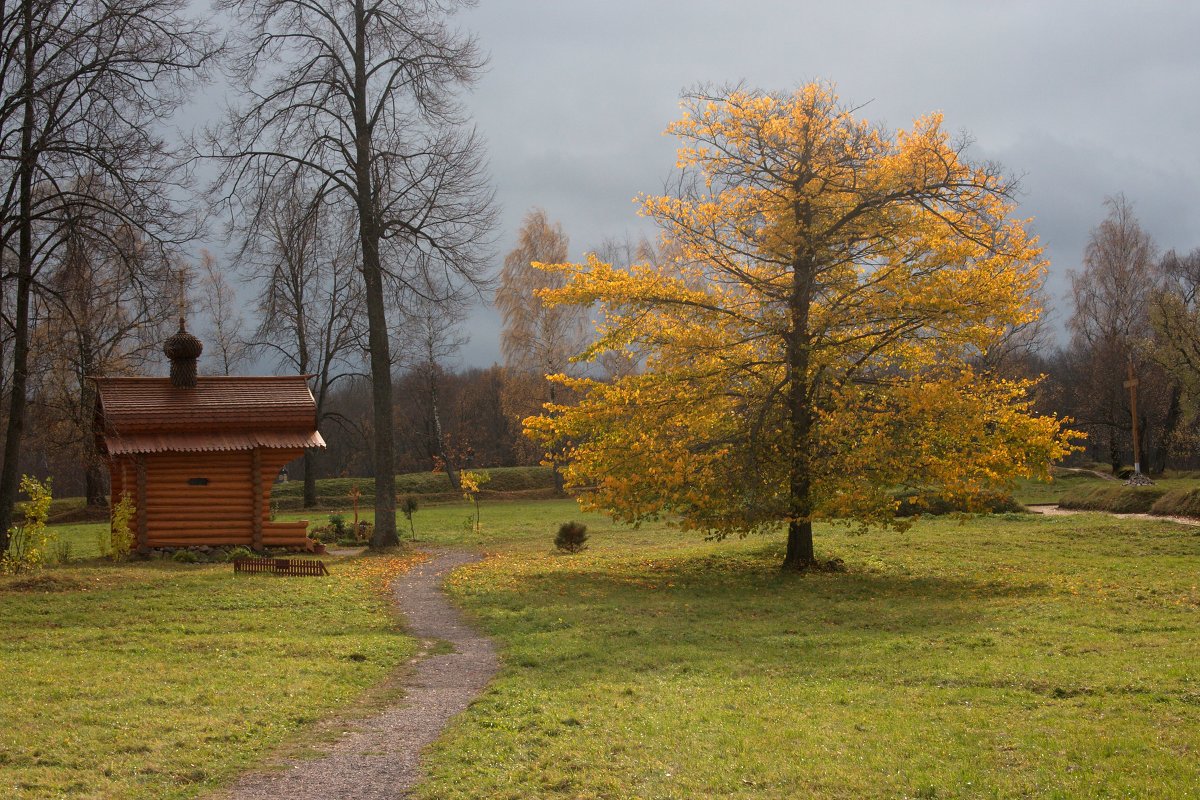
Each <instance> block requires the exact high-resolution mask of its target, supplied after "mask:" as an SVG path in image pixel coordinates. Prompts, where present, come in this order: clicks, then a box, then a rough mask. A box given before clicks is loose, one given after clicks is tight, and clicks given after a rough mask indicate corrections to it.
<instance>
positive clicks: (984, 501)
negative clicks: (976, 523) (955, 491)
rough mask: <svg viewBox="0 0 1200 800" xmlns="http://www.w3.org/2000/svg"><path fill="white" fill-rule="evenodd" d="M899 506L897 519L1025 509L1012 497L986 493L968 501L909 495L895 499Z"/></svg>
mask: <svg viewBox="0 0 1200 800" xmlns="http://www.w3.org/2000/svg"><path fill="white" fill-rule="evenodd" d="M896 499H897V500H898V501H899V502H900V505H899V507H897V509H896V516H897V517H912V516H915V515H917V514H922V515H929V516H940V515H942V514H956V513H963V512H967V513H975V514H980V513H982V514H1013V513H1019V512H1021V511H1024V510H1025V507H1024V506H1022V505H1021V504H1020V503H1018V502H1017V501H1016V500H1014V499H1013V497H1012V495H1009V494H1003V493H1001V492H986V493H984V494H980V495H977V496H976V497H973V498H971V499H970V500H969V501H968V500H957V499H950V498H947V497H943V496H942V495H939V494H932V493H928V494H919V493H916V492H914V493H911V494H905V495H900V496H899V497H897V498H896Z"/></svg>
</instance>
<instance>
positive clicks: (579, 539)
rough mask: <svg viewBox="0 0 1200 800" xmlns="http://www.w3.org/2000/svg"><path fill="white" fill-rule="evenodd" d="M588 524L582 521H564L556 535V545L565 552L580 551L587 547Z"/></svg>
mask: <svg viewBox="0 0 1200 800" xmlns="http://www.w3.org/2000/svg"><path fill="white" fill-rule="evenodd" d="M587 538H588V535H587V525H584V524H583V523H582V522H564V523H563V524H562V525H560V526H559V528H558V535H557V536H555V537H554V546H555V547H557V548H558V549H559V550H561V551H563V552H564V553H578V552H580V551H582V550H584V549H585V548H586V547H587Z"/></svg>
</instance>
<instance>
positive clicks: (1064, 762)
mask: <svg viewBox="0 0 1200 800" xmlns="http://www.w3.org/2000/svg"><path fill="white" fill-rule="evenodd" d="M1061 483H1073V481H1062V482H1061ZM1033 488H1034V489H1036V488H1037V487H1033ZM1027 502H1028V501H1027ZM469 514H470V511H469V508H468V507H467V506H466V505H465V504H461V503H443V504H427V505H423V506H422V507H421V508H420V509H419V510H418V512H417V514H416V517H415V526H416V534H417V538H418V542H417V543H416V544H417V546H418V547H419V546H423V545H428V544H445V545H455V546H467V547H474V548H478V549H482V550H484V551H485V552H487V553H489V558H488V559H487V560H485V561H484V562H482V563H481V564H479V565H476V566H473V567H469V568H467V569H465V570H462V571H460V572H458V573H456V574H455V576H454V577H453V578H452V580H451V583H450V585H449V589H450V591H451V593H452V595H453V597H454V598H455V599H456V601H457V602H458V603H460V604H461V605H462V606H463V607H464V608H465V609H466V610H467V612H468V613H469V614H471V615H472V616H473V617H474V618H475V619H477V620H478V622H479V624H480V625H481V627H483V628H484V629H485V630H487V631H488V632H489V633H491V634H492V635H493V636H495V637H496V638H497V640H498V641H499V642H500V644H501V648H502V652H503V669H502V672H501V674H500V676H499V677H498V679H497V680H496V681H495V683H494V684H493V685H492V686H491V687H490V688H489V689H488V690H487V692H486V693H485V695H484V696H483V697H482V698H481V699H480V700H479V701H478V702H477V703H476V704H475V705H473V706H472V707H471V709H469V710H468V712H467V713H465V714H464V715H463V716H461V717H460V718H459V719H458V720H457V721H456V722H455V723H454V724H453V725H452V727H451V729H450V730H449V731H448V733H447V734H446V736H444V737H443V738H442V739H441V740H440V741H439V742H438V743H437V744H436V745H435V746H434V748H433V749H432V750H431V752H430V754H429V759H430V760H429V765H430V769H431V778H430V780H429V781H428V782H426V783H425V784H424V785H423V786H422V787H420V789H419V792H418V796H419V797H421V798H425V800H432V798H439V800H440V799H441V798H481V797H487V798H531V797H545V798H559V797H561V798H647V799H649V798H691V797H746V798H751V797H753V798H791V797H800V796H812V797H821V798H859V797H924V798H931V797H935V798H976V797H997V798H999V797H1069V798H1092V797H1171V798H1174V797H1194V796H1200V791H1198V790H1197V789H1196V787H1197V786H1200V759H1198V756H1200V668H1198V667H1197V664H1200V637H1197V636H1196V635H1195V632H1196V629H1197V625H1198V623H1200V588H1198V587H1197V582H1198V577H1197V566H1198V565H1200V530H1197V529H1195V528H1191V527H1186V526H1181V525H1176V524H1172V523H1168V522H1157V521H1131V520H1118V519H1113V518H1110V517H1105V516H1102V515H1078V516H1070V517H1040V516H1036V515H1026V514H1007V515H999V516H992V517H981V518H976V519H973V520H970V521H968V522H966V523H961V522H958V521H955V520H951V519H927V520H922V521H920V522H919V523H918V524H917V525H916V526H914V527H913V528H912V529H911V530H909V531H907V532H905V533H894V532H884V531H873V532H870V533H866V534H854V533H851V532H848V531H846V530H845V529H841V528H836V527H830V526H820V527H819V529H818V532H817V548H818V554H819V555H820V556H822V557H826V558H828V557H832V556H838V557H841V558H843V559H844V560H845V561H846V565H847V571H846V572H844V573H835V574H818V575H788V574H783V573H781V572H780V571H779V568H778V565H779V563H780V561H781V558H782V552H781V549H780V548H781V544H780V542H779V541H778V540H777V539H767V538H751V539H746V540H732V541H725V542H707V541H704V540H703V539H702V537H700V536H698V535H696V534H685V533H680V532H679V531H677V530H674V529H670V528H667V527H666V526H665V525H648V526H644V527H643V528H641V529H638V530H634V529H629V528H624V527H620V526H614V525H612V524H610V523H609V522H607V521H606V520H604V519H602V518H599V517H596V516H594V515H582V514H580V513H579V512H578V511H577V510H576V508H575V507H574V505H573V503H571V502H570V501H540V502H488V503H485V504H484V506H483V509H482V523H483V528H482V530H481V531H480V532H475V531H473V530H471V529H470V528H469V526H468V525H467V524H466V523H467V520H468V517H469ZM282 516H288V517H299V516H307V517H308V518H309V519H311V520H312V521H313V522H322V521H324V516H325V513H324V512H322V513H311V512H310V513H308V514H307V515H301V514H298V513H297V514H288V515H282ZM364 516H368V517H369V514H364ZM569 519H579V520H582V521H585V522H587V524H588V525H589V527H590V532H591V539H590V541H589V547H588V549H587V550H586V551H585V552H583V553H581V554H577V555H570V556H568V555H561V554H558V553H557V552H555V551H554V549H553V545H552V541H553V536H554V532H555V530H556V529H557V527H558V525H559V524H560V523H562V522H565V521H567V520H569ZM69 530H70V531H71V532H72V533H71V534H70V535H71V536H72V537H74V538H75V539H77V540H78V541H79V542H80V545H79V546H80V547H82V546H83V543H84V542H85V541H86V540H87V539H88V538H89V537H90V538H92V539H93V540H94V531H92V530H90V529H89V528H88V526H71V527H70V529H69ZM337 569H338V570H340V571H347V570H351V569H352V567H351V566H349V565H343V566H340V567H338V568H337ZM227 571H228V567H207V568H195V567H177V566H175V565H164V564H153V565H134V566H128V567H118V568H108V567H101V566H91V567H79V568H73V569H71V570H54V571H52V573H51V574H54V575H60V574H61V575H67V576H76V578H75V579H76V580H78V581H80V582H82V583H83V584H84V585H85V586H87V587H88V588H87V590H86V591H72V592H59V593H51V594H32V593H28V592H24V593H17V592H4V590H3V589H2V588H0V610H2V612H3V617H2V618H0V625H3V626H5V630H10V629H12V630H18V631H19V635H17V636H14V637H10V638H11V641H9V642H7V643H2V644H0V647H3V648H4V649H3V650H0V661H2V662H3V668H4V670H5V672H6V674H9V675H14V674H15V675H19V676H21V680H18V681H10V682H9V687H8V688H7V689H6V690H5V692H6V694H3V695H0V725H2V726H3V733H0V737H3V738H2V739H0V744H2V745H3V746H0V753H2V754H3V755H2V757H0V789H2V788H3V787H7V786H21V785H23V786H24V787H25V788H23V789H20V792H23V793H19V794H16V795H15V796H16V797H20V798H32V797H57V796H70V797H75V796H78V797H188V796H194V795H196V794H198V793H203V792H204V791H205V790H207V789H208V788H209V787H212V786H216V785H219V784H220V783H221V782H222V781H223V780H224V779H225V778H226V777H227V776H228V775H230V774H231V773H232V771H234V770H236V769H238V768H240V767H242V766H244V765H246V764H248V763H251V762H253V761H255V760H256V759H258V758H261V757H263V754H264V753H266V752H268V751H269V750H270V748H271V747H272V746H273V743H275V742H278V741H279V740H281V739H284V738H287V737H289V736H294V735H295V731H296V730H297V728H298V727H300V726H303V725H304V724H305V723H306V722H307V721H309V720H312V719H314V718H316V717H318V716H320V715H322V714H325V713H328V710H329V709H330V708H332V707H334V706H337V705H339V704H341V703H344V702H346V701H347V700H348V699H349V698H351V697H353V696H355V694H356V693H358V692H361V691H362V688H363V687H364V686H366V685H368V684H370V683H371V682H372V681H378V680H380V679H381V678H382V676H383V675H384V674H385V673H386V671H387V669H388V668H389V665H391V664H394V663H396V661H398V660H399V659H400V658H403V657H404V656H405V655H406V654H407V653H409V652H411V643H409V642H408V641H407V640H405V639H403V638H402V637H398V636H396V634H395V632H394V630H392V629H391V627H390V623H389V622H387V621H386V615H383V616H380V614H381V609H380V607H379V604H378V600H377V599H368V597H367V595H365V594H363V593H362V592H363V591H364V589H363V588H362V583H361V581H360V582H358V583H356V582H354V581H351V582H349V583H344V582H342V581H338V582H336V583H332V584H323V583H322V582H321V581H312V582H309V581H307V580H304V581H279V582H268V583H267V584H262V583H254V582H249V581H247V582H242V583H238V582H237V580H236V579H235V578H234V577H233V576H232V575H230V574H229V573H228V572H227ZM337 574H341V573H335V575H337ZM93 581H94V582H95V586H91V583H90V582H93ZM263 585H270V586H273V587H281V588H283V589H286V590H287V591H288V592H295V593H299V594H298V595H295V596H288V597H280V596H278V594H277V593H276V592H274V591H272V592H266V593H262V592H259V587H261V586H263ZM329 586H336V587H339V588H338V590H337V591H339V592H342V593H346V592H349V593H350V595H343V596H344V597H349V596H353V597H356V598H359V601H355V602H350V601H349V600H345V601H343V602H334V603H332V604H331V602H330V600H331V598H329V597H327V596H326V595H327V594H328V587H329ZM355 586H358V587H359V588H354V587H355ZM310 592H311V595H310V594H309V593H310ZM296 607H298V608H300V609H302V610H303V613H300V614H290V615H289V614H287V613H284V612H285V609H290V608H296ZM331 608H332V609H335V610H336V613H333V612H331ZM139 609H149V613H145V611H139ZM97 610H98V611H97ZM130 619H136V620H137V621H136V622H134V623H130V622H129V620H130ZM355 620H357V621H355ZM47 622H49V623H50V624H52V625H58V626H59V627H58V628H52V629H50V630H45V627H46V623H47ZM293 623H295V624H293ZM14 625H16V626H17V627H15V628H14V627H13V626H14ZM343 628H345V629H344V630H343ZM247 629H248V630H250V631H257V632H259V633H260V634H261V635H263V636H264V637H266V641H265V642H263V643H262V644H263V646H262V647H261V649H259V648H257V647H256V646H255V644H254V639H255V638H256V637H254V636H247V635H245V633H244V632H245V631H246V630H247ZM222 653H229V654H231V655H229V656H223V655H221V654H222ZM280 653H286V654H287V656H288V657H284V656H282V655H280ZM355 653H358V654H360V655H365V656H367V658H366V659H365V660H363V661H358V660H356V659H354V657H353V656H354V654H355ZM232 654H236V657H235V656H234V655H232ZM277 656H278V658H277ZM296 656H299V657H298V658H297V657H296ZM197 664H202V665H204V666H205V669H202V670H199V671H197V666H196V665H197ZM210 672H211V673H217V674H219V676H220V677H216V676H209V677H205V675H207V674H208V673H210ZM314 674H315V677H314ZM138 675H140V676H143V677H142V678H141V680H135V679H133V677H132V676H138ZM145 676H153V678H149V677H145ZM281 676H282V677H281ZM305 680H311V682H310V683H307V684H306V683H304V681H305ZM297 681H299V683H297ZM313 686H319V687H321V688H320V689H319V690H318V689H315V688H308V687H313ZM284 698H286V699H287V703H285V704H283V705H282V706H280V705H279V704H278V703H272V702H270V701H271V700H279V699H284ZM292 703H299V705H298V706H294V705H292ZM46 709H50V711H49V712H47V711H46ZM144 719H149V720H152V724H153V725H154V726H155V727H154V728H153V730H152V731H150V732H146V733H144V732H143V730H144V723H143V722H142V720H144ZM248 720H249V721H248ZM133 730H136V731H137V734H136V735H130V732H131V731H133ZM39 787H40V788H39ZM47 787H53V789H48V788H47ZM0 793H2V792H0Z"/></svg>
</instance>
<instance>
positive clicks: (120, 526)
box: [100, 492, 134, 561]
mask: <svg viewBox="0 0 1200 800" xmlns="http://www.w3.org/2000/svg"><path fill="white" fill-rule="evenodd" d="M133 512H134V505H133V498H132V497H130V496H129V493H128V492H125V493H124V494H122V495H121V500H120V502H118V503H117V504H116V505H115V506H113V510H112V522H111V524H110V525H109V531H108V541H107V542H105V544H107V545H108V546H107V547H102V548H100V554H101V555H107V556H108V557H109V558H111V559H112V560H113V561H121V560H123V559H125V558H126V557H128V556H129V553H130V552H131V551H132V550H133V529H132V528H131V527H130V525H129V523H130V522H131V521H132V520H133Z"/></svg>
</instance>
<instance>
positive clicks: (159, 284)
mask: <svg viewBox="0 0 1200 800" xmlns="http://www.w3.org/2000/svg"><path fill="white" fill-rule="evenodd" d="M76 211H77V212H79V214H78V215H70V216H67V217H66V218H65V219H64V223H65V231H64V237H65V245H64V247H63V249H62V258H61V259H59V260H57V261H56V263H54V264H52V265H50V266H49V267H48V268H47V269H45V270H44V278H43V279H42V280H40V281H39V284H38V285H39V290H40V291H39V295H38V296H39V298H40V302H41V304H42V306H43V309H42V310H41V312H40V314H39V316H40V321H39V324H38V325H36V326H35V327H34V337H33V346H32V348H31V351H32V353H33V361H34V363H36V365H37V370H36V372H35V373H34V374H33V375H32V376H31V385H30V388H31V390H32V391H31V398H32V400H31V402H32V403H33V404H34V405H35V406H38V407H39V410H40V412H41V417H42V421H41V422H40V426H41V427H45V428H48V429H49V432H50V433H51V434H52V436H53V440H54V444H55V446H56V448H57V449H60V450H64V451H66V453H67V456H68V459H69V463H71V464H73V465H74V466H77V467H78V466H82V467H83V470H84V494H85V497H86V498H87V504H88V505H90V506H102V505H105V503H106V491H105V474H104V469H103V464H102V461H101V458H100V454H99V453H98V452H97V449H96V442H95V436H94V431H93V422H94V419H93V417H94V414H95V407H94V406H95V387H94V385H93V383H92V381H91V380H90V379H91V378H92V377H94V376H96V375H101V374H118V373H123V372H131V371H133V370H135V369H137V368H138V367H139V366H140V365H142V364H144V363H145V361H146V360H147V359H150V358H153V357H154V356H155V355H156V354H157V350H158V347H159V346H160V344H161V342H162V332H163V327H162V326H163V323H164V322H165V321H166V320H167V319H168V318H169V317H170V315H171V312H172V311H173V310H174V305H173V303H172V302H171V297H172V293H171V287H172V284H173V273H172V271H171V269H170V266H169V264H168V263H167V261H166V260H165V259H163V258H162V254H161V253H160V252H159V251H158V250H157V249H156V248H153V247H143V246H142V245H143V242H142V240H141V238H140V237H139V236H138V234H137V232H136V231H134V230H130V229H129V228H127V227H126V226H124V225H123V224H122V223H121V222H120V221H119V220H116V219H113V218H111V215H108V216H109V217H110V218H109V220H108V222H107V224H109V225H112V226H115V227H116V228H117V230H115V231H113V232H111V233H110V234H108V235H106V236H99V237H98V236H95V235H94V234H93V233H92V231H94V230H95V229H97V228H100V227H102V226H103V225H104V224H105V222H104V220H103V219H98V218H97V217H98V216H101V215H98V214H97V212H96V210H95V209H92V208H87V207H81V208H78V209H76ZM81 215H86V216H88V217H89V219H87V220H86V224H85V220H84V219H82V218H81ZM131 278H132V279H131Z"/></svg>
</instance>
